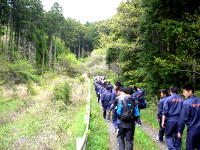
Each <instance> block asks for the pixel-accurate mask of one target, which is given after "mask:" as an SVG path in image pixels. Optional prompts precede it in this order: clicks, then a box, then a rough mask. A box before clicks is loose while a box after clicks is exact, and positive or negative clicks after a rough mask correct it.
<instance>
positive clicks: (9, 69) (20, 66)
mask: <svg viewBox="0 0 200 150" xmlns="http://www.w3.org/2000/svg"><path fill="white" fill-rule="evenodd" d="M0 65H1V66H2V67H1V68H0V78H1V80H3V81H4V82H13V83H26V82H28V81H38V80H39V78H38V76H37V75H36V70H35V68H34V67H33V66H32V65H31V64H30V63H29V62H28V61H26V60H23V59H22V60H17V61H15V62H14V63H10V62H9V61H8V60H7V59H6V58H5V57H1V62H0Z"/></svg>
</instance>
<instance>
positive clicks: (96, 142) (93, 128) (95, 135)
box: [86, 86, 109, 150]
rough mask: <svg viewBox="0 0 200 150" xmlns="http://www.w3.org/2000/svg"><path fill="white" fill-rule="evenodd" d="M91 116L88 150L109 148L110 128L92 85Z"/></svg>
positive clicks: (105, 149) (106, 149)
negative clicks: (103, 116)
mask: <svg viewBox="0 0 200 150" xmlns="http://www.w3.org/2000/svg"><path fill="white" fill-rule="evenodd" d="M91 91H92V99H91V116H90V132H89V135H88V141H87V147H86V149H88V150H93V149H95V150H108V149H109V139H108V138H109V135H108V128H107V126H106V123H105V121H104V119H103V118H102V113H101V112H102V111H101V108H100V107H99V105H98V103H97V99H96V94H95V91H94V89H93V86H91Z"/></svg>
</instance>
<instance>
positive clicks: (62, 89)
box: [53, 82, 71, 105]
mask: <svg viewBox="0 0 200 150" xmlns="http://www.w3.org/2000/svg"><path fill="white" fill-rule="evenodd" d="M70 92H71V88H70V86H69V84H68V83H67V82H65V83H63V84H60V85H58V86H56V87H55V89H54V91H53V100H56V101H60V100H61V101H63V102H64V103H65V104H66V105H68V104H69V103H70V100H69V97H70Z"/></svg>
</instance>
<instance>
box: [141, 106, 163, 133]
mask: <svg viewBox="0 0 200 150" xmlns="http://www.w3.org/2000/svg"><path fill="white" fill-rule="evenodd" d="M141 118H142V120H143V121H144V122H146V123H147V124H149V125H150V126H151V127H153V128H155V129H159V124H158V122H157V106H156V105H153V104H152V105H150V106H148V107H147V108H146V109H142V110H141Z"/></svg>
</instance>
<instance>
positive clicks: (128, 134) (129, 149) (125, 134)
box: [118, 125, 135, 150]
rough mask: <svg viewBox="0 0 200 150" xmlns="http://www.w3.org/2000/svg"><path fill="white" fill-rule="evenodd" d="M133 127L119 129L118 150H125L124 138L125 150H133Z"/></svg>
mask: <svg viewBox="0 0 200 150" xmlns="http://www.w3.org/2000/svg"><path fill="white" fill-rule="evenodd" d="M134 132H135V125H134V126H133V127H132V128H122V127H119V132H118V142H119V150H125V138H126V150H133V139H134Z"/></svg>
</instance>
